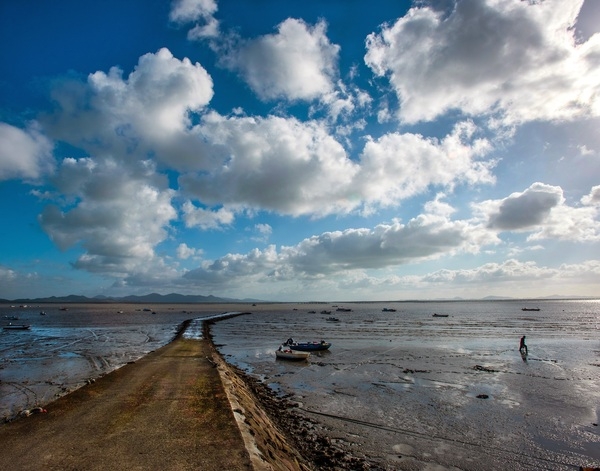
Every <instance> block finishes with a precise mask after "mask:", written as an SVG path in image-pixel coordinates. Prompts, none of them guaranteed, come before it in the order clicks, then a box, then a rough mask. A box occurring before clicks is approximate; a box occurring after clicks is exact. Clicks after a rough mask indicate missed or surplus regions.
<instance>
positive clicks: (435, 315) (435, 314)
mask: <svg viewBox="0 0 600 471" xmlns="http://www.w3.org/2000/svg"><path fill="white" fill-rule="evenodd" d="M432 317H448V314H438V313H437V312H435V313H434V314H433V316H432Z"/></svg>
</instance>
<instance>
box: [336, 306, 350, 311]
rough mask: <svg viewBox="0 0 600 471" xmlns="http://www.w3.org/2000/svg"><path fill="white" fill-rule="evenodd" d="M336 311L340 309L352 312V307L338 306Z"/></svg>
mask: <svg viewBox="0 0 600 471" xmlns="http://www.w3.org/2000/svg"><path fill="white" fill-rule="evenodd" d="M336 311H339V312H352V309H350V308H348V307H338V308H337V309H336Z"/></svg>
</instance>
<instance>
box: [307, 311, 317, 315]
mask: <svg viewBox="0 0 600 471" xmlns="http://www.w3.org/2000/svg"><path fill="white" fill-rule="evenodd" d="M308 313H309V314H316V313H317V311H308Z"/></svg>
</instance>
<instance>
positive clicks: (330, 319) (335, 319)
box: [325, 317, 340, 322]
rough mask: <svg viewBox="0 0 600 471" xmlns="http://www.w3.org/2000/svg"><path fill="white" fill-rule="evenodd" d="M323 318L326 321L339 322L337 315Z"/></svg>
mask: <svg viewBox="0 0 600 471" xmlns="http://www.w3.org/2000/svg"><path fill="white" fill-rule="evenodd" d="M325 320H326V321H328V322H339V321H340V319H339V317H328V318H327V319H325Z"/></svg>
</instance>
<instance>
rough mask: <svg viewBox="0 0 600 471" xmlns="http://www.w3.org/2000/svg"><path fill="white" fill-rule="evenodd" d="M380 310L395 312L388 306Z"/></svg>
mask: <svg viewBox="0 0 600 471" xmlns="http://www.w3.org/2000/svg"><path fill="white" fill-rule="evenodd" d="M381 312H396V310H395V309H393V308H390V307H384V308H383V309H382V310H381Z"/></svg>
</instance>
